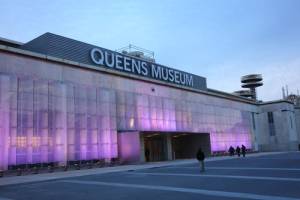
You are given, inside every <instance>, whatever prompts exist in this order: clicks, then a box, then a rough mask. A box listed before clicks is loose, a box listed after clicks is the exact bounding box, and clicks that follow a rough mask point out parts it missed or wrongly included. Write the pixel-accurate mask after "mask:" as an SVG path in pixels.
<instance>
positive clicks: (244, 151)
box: [228, 145, 247, 157]
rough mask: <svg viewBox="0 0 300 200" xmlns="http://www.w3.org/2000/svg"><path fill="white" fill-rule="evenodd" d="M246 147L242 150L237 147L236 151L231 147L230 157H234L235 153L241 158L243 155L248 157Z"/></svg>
mask: <svg viewBox="0 0 300 200" xmlns="http://www.w3.org/2000/svg"><path fill="white" fill-rule="evenodd" d="M246 150H247V149H246V147H245V146H244V145H242V148H240V146H237V147H236V149H234V148H233V147H232V146H230V147H229V150H228V152H229V155H230V156H234V153H235V152H236V154H237V155H238V157H240V156H241V153H242V155H243V157H245V156H246Z"/></svg>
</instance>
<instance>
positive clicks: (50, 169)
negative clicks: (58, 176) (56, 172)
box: [47, 165, 53, 173]
mask: <svg viewBox="0 0 300 200" xmlns="http://www.w3.org/2000/svg"><path fill="white" fill-rule="evenodd" d="M47 168H48V172H49V173H52V172H53V168H52V166H51V165H48V167H47Z"/></svg>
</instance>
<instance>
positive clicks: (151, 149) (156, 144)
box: [144, 133, 167, 162]
mask: <svg viewBox="0 0 300 200" xmlns="http://www.w3.org/2000/svg"><path fill="white" fill-rule="evenodd" d="M144 151H145V152H144V153H145V161H146V162H154V161H163V160H167V137H166V135H165V134H158V133H152V134H151V133H149V134H144Z"/></svg>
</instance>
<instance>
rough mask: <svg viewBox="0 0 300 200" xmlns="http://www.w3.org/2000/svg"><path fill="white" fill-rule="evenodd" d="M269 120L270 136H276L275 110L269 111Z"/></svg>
mask: <svg viewBox="0 0 300 200" xmlns="http://www.w3.org/2000/svg"><path fill="white" fill-rule="evenodd" d="M268 122H269V133H270V136H274V135H275V134H276V133H275V124H274V116H273V112H268Z"/></svg>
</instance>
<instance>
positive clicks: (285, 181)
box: [0, 152, 300, 200]
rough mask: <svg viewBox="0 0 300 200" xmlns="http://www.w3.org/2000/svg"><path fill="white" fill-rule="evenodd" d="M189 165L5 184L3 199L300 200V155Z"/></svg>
mask: <svg viewBox="0 0 300 200" xmlns="http://www.w3.org/2000/svg"><path fill="white" fill-rule="evenodd" d="M187 163H188V164H182V163H177V164H176V162H174V163H173V165H167V166H164V165H161V164H156V165H155V164H153V165H151V167H152V168H148V169H147V168H146V167H144V168H141V167H140V168H138V167H131V168H130V167H128V168H126V171H124V169H125V168H123V170H118V171H114V172H111V173H93V174H92V175H85V176H76V177H69V178H61V179H54V180H47V181H42V182H33V183H23V184H17V185H7V186H4V184H2V186H0V200H3V199H30V200H31V199H32V200H34V199H43V200H48V199H49V200H53V199H65V200H67V199H74V200H76V199H91V200H92V199H130V200H132V199H143V200H148V199H149V200H150V199H166V200H168V199H170V200H175V199H201V200H202V199H203V200H218V199H220V200H221V199H222V200H229V199H263V200H295V199H300V152H299V153H298V152H290V153H281V154H272V155H261V156H253V157H247V158H236V159H219V160H218V159H214V160H211V161H210V162H207V171H206V172H205V173H200V172H199V167H198V164H197V163H195V162H187ZM153 166H154V167H153ZM155 166H158V167H155ZM130 169H132V170H130ZM133 169H135V170H133ZM82 173H83V172H82ZM0 181H1V180H0Z"/></svg>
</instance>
